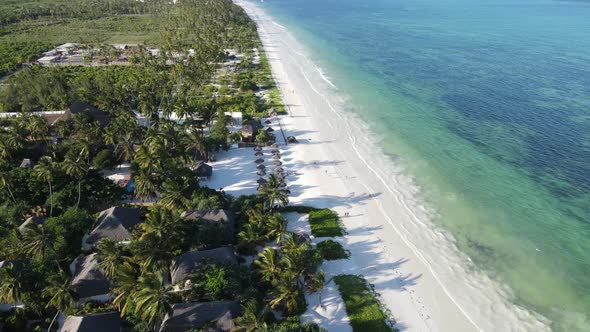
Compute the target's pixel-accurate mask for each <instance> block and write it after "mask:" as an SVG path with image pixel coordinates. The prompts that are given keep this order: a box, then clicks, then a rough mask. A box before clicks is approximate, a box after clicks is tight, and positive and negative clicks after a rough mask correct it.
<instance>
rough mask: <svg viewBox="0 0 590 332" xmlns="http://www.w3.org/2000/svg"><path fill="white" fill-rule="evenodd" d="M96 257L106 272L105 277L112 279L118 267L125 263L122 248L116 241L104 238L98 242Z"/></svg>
mask: <svg viewBox="0 0 590 332" xmlns="http://www.w3.org/2000/svg"><path fill="white" fill-rule="evenodd" d="M97 249H98V250H97V253H96V258H97V260H98V266H100V268H101V269H102V271H103V272H104V275H105V277H107V278H108V279H110V280H112V279H114V278H115V276H116V275H117V270H118V268H119V267H120V266H121V265H122V264H123V262H124V258H123V256H122V253H121V248H120V247H119V246H118V245H117V243H116V242H115V241H112V240H109V239H103V240H102V241H100V243H99V244H98V248H97Z"/></svg>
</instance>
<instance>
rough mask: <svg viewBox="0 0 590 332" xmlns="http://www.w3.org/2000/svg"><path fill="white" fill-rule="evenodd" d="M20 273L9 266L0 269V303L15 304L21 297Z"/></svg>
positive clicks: (12, 266)
mask: <svg viewBox="0 0 590 332" xmlns="http://www.w3.org/2000/svg"><path fill="white" fill-rule="evenodd" d="M20 280H21V276H20V273H18V271H17V270H16V269H15V268H14V265H12V264H10V265H9V266H7V267H4V268H2V269H0V301H3V302H6V303H13V304H14V308H15V309H16V304H17V303H18V302H20V300H21V296H22V284H21V282H20Z"/></svg>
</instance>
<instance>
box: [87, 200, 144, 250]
mask: <svg viewBox="0 0 590 332" xmlns="http://www.w3.org/2000/svg"><path fill="white" fill-rule="evenodd" d="M141 221H142V217H141V211H140V210H138V209H132V208H125V207H119V206H115V207H112V208H110V209H107V210H104V211H102V212H101V213H100V214H99V216H98V219H97V220H96V223H95V225H96V226H95V227H94V229H93V230H92V231H91V232H90V233H89V234H88V235H86V236H84V239H83V240H82V247H84V249H86V250H89V249H90V248H92V247H96V246H97V245H98V243H99V242H100V241H101V240H102V239H109V240H111V241H115V242H123V241H128V240H130V239H131V238H132V232H133V229H134V228H135V226H137V225H138V224H139V223H140V222H141Z"/></svg>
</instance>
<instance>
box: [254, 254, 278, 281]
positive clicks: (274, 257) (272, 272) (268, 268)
mask: <svg viewBox="0 0 590 332" xmlns="http://www.w3.org/2000/svg"><path fill="white" fill-rule="evenodd" d="M258 256H259V257H260V259H258V260H256V261H255V262H254V264H256V266H257V270H258V274H259V275H260V277H261V278H262V280H264V281H267V282H270V283H274V282H275V280H276V279H277V278H278V276H279V275H280V273H281V271H282V268H281V259H280V256H279V252H278V251H277V250H275V249H273V248H271V247H266V248H264V250H263V251H262V252H261V253H260V254H258Z"/></svg>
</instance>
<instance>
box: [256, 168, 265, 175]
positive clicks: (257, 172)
mask: <svg viewBox="0 0 590 332" xmlns="http://www.w3.org/2000/svg"><path fill="white" fill-rule="evenodd" d="M256 175H260V176H264V175H266V171H265V170H263V169H259V170H257V171H256Z"/></svg>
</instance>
